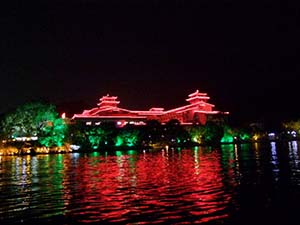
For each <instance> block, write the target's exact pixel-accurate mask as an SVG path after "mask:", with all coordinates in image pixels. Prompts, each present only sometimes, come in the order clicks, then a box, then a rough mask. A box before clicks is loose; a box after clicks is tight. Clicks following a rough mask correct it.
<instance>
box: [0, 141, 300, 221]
mask: <svg viewBox="0 0 300 225" xmlns="http://www.w3.org/2000/svg"><path fill="white" fill-rule="evenodd" d="M299 146H300V143H299V142H296V141H293V142H285V143H275V142H270V143H254V144H239V145H233V144H232V145H222V146H221V147H218V148H212V147H195V148H192V149H180V148H178V149H177V148H175V149H164V150H155V151H149V150H147V151H135V150H130V151H116V152H113V153H107V152H94V153H72V154H52V155H36V156H30V155H28V156H0V196H1V198H0V200H1V201H0V224H83V223H88V224H135V225H138V224H298V221H297V220H298V214H299V210H300V148H299Z"/></svg>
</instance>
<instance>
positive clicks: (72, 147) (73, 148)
mask: <svg viewBox="0 0 300 225" xmlns="http://www.w3.org/2000/svg"><path fill="white" fill-rule="evenodd" d="M70 148H71V149H72V150H75V151H77V150H78V149H80V145H70Z"/></svg>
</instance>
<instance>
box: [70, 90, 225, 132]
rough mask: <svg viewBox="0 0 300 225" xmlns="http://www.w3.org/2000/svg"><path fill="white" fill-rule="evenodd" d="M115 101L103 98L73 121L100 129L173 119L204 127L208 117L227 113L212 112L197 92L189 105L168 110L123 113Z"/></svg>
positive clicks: (205, 95) (188, 100)
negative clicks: (106, 123)
mask: <svg viewBox="0 0 300 225" xmlns="http://www.w3.org/2000/svg"><path fill="white" fill-rule="evenodd" d="M117 99H118V97H117V96H109V95H107V96H103V97H102V98H100V102H99V103H98V107H95V108H92V109H89V110H84V111H83V112H82V113H81V114H75V115H74V116H73V118H72V119H73V120H74V121H81V122H84V123H86V125H100V123H101V122H103V121H113V122H115V123H116V125H117V126H118V127H122V126H124V125H126V124H134V125H145V122H146V121H147V120H157V121H159V122H160V123H166V122H168V121H170V120H172V119H176V120H178V121H179V122H180V123H181V124H193V123H200V124H203V125H204V124H205V123H206V120H207V116H208V115H216V114H219V115H220V114H228V112H220V111H215V110H213V107H214V105H213V104H210V103H208V102H207V101H208V100H209V99H210V97H208V96H207V93H200V92H199V91H198V90H197V91H196V92H194V93H192V94H190V95H188V98H187V99H186V101H187V102H188V103H189V104H187V105H184V106H181V107H178V108H174V109H170V110H164V108H157V107H154V108H150V109H149V110H144V111H143V110H129V109H124V108H120V107H118V104H119V103H120V101H118V100H117Z"/></svg>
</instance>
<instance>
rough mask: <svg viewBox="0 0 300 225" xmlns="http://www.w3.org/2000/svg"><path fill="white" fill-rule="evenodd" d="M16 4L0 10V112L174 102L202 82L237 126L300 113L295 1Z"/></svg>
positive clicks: (182, 101)
mask: <svg viewBox="0 0 300 225" xmlns="http://www.w3.org/2000/svg"><path fill="white" fill-rule="evenodd" d="M8 2H10V1H8ZM16 2H18V4H17V3H16V4H15V3H14V1H11V3H7V5H6V6H5V7H3V8H2V10H1V11H3V12H1V16H0V25H1V35H0V57H1V60H0V74H1V88H0V102H1V104H0V113H5V112H7V111H8V110H11V109H13V108H14V107H16V106H18V105H20V104H22V103H25V102H29V101H34V100H43V101H48V102H52V103H54V104H56V105H57V106H58V109H59V110H60V111H66V112H67V113H68V114H69V115H68V114H67V115H68V116H71V115H70V114H71V113H80V112H81V111H82V110H83V109H84V108H91V107H94V106H95V105H96V103H97V102H98V99H99V98H100V97H101V96H102V95H105V94H107V93H110V94H111V95H117V96H119V99H120V101H121V104H120V106H121V107H124V108H129V109H149V108H150V107H152V106H155V107H164V108H166V109H169V108H171V107H175V106H180V105H183V104H185V98H186V96H187V95H188V94H190V93H192V92H193V91H195V90H196V89H199V90H200V91H203V92H208V94H209V96H210V97H211V101H210V102H211V103H213V104H215V105H216V109H217V110H222V111H230V113H231V115H230V119H231V120H232V121H233V122H235V123H247V122H251V121H256V120H265V121H268V122H271V123H278V122H280V121H281V120H283V119H294V118H300V99H299V97H300V94H299V84H300V83H299V81H300V78H299V72H300V63H299V57H298V55H299V47H300V44H299V43H300V29H299V21H300V18H299V13H300V10H299V6H298V5H296V3H295V2H296V1H295V2H293V1H291V2H289V1H283V2H284V3H282V4H279V3H277V1H265V0H261V1H258V2H259V3H256V2H255V1H228V0H227V1H215V0H209V1H206V0H195V1H192V0H191V1H188V0H186V1H184V0H181V1H180V0H174V1H158V0H156V1H154V0H147V1H142V0H139V1H138V0H136V1H132V0H131V1H130V0H129V1H121V0H120V1H116V0H109V1H101V0H81V1H80V0H72V1H71V0H65V1H58V0H51V1H50V0H49V1H46V0H44V1H39V2H43V3H38V4H36V3H35V4H33V3H28V1H16ZM62 2H63V3H62ZM103 2H109V3H103ZM125 2H126V3H125ZM8 4H9V5H8Z"/></svg>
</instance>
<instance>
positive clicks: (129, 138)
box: [115, 129, 140, 147]
mask: <svg viewBox="0 0 300 225" xmlns="http://www.w3.org/2000/svg"><path fill="white" fill-rule="evenodd" d="M139 136H140V132H139V131H138V130H137V129H122V130H120V132H119V134H118V135H117V136H116V137H115V145H116V146H128V147H132V146H136V145H138V144H139V141H140V138H139Z"/></svg>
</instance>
